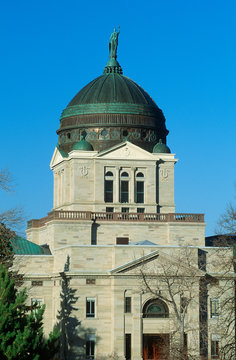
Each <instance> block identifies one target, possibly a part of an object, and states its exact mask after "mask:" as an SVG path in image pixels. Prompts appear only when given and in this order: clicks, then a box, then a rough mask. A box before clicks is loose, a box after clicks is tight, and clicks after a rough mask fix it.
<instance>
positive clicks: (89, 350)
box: [86, 340, 95, 360]
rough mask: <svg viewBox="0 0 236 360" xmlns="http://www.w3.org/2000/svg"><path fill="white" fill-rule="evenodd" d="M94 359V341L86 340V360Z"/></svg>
mask: <svg viewBox="0 0 236 360" xmlns="http://www.w3.org/2000/svg"><path fill="white" fill-rule="evenodd" d="M93 359H95V341H94V340H86V360H93Z"/></svg>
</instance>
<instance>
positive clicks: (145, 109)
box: [57, 30, 168, 153]
mask: <svg viewBox="0 0 236 360" xmlns="http://www.w3.org/2000/svg"><path fill="white" fill-rule="evenodd" d="M118 35H119V31H118V32H116V30H114V32H113V33H112V35H111V37H110V42H109V61H108V63H107V65H106V66H105V68H104V73H103V75H101V76H99V77H97V78H96V79H94V80H92V81H91V82H90V83H89V84H87V85H86V86H85V87H83V88H82V89H81V90H80V91H79V92H78V93H77V94H76V95H75V96H74V98H73V99H72V100H71V101H70V102H69V104H68V106H67V107H66V108H65V110H64V111H63V112H62V114H61V118H60V127H59V129H58V130H57V133H58V135H59V145H60V148H61V149H62V150H63V151H65V152H66V153H68V152H69V151H71V149H72V148H73V146H74V144H75V143H77V142H78V141H79V140H80V138H81V135H82V134H85V138H86V140H87V141H88V142H89V143H90V144H91V145H92V146H93V148H94V150H98V151H100V150H104V149H106V148H109V147H111V146H114V145H116V144H118V143H120V142H122V141H123V140H128V141H130V142H132V143H134V144H136V145H138V146H140V147H142V148H144V149H146V150H148V151H150V152H151V151H152V149H153V146H154V145H155V144H156V142H157V140H158V139H162V140H163V143H165V142H166V136H167V134H168V130H167V129H166V126H165V117H164V115H163V113H162V111H161V109H159V108H158V106H157V105H156V103H155V102H154V101H153V99H152V98H151V97H150V96H149V95H148V93H147V92H146V91H145V90H144V89H143V88H142V87H141V86H139V85H138V84H137V83H136V82H134V81H133V80H131V79H129V78H128V77H126V76H124V75H123V71H122V68H121V66H120V65H119V63H118V61H117V45H118Z"/></svg>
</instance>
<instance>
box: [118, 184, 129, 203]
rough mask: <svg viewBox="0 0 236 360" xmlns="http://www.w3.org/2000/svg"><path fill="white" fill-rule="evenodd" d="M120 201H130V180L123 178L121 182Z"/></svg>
mask: <svg viewBox="0 0 236 360" xmlns="http://www.w3.org/2000/svg"><path fill="white" fill-rule="evenodd" d="M120 202H121V203H127V202H129V182H128V181H124V180H121V183H120Z"/></svg>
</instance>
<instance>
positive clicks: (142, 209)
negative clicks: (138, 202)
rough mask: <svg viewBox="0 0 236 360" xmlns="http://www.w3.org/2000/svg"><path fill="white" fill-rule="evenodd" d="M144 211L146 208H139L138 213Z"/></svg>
mask: <svg viewBox="0 0 236 360" xmlns="http://www.w3.org/2000/svg"><path fill="white" fill-rule="evenodd" d="M144 211H145V209H144V208H137V213H138V214H143V213H144Z"/></svg>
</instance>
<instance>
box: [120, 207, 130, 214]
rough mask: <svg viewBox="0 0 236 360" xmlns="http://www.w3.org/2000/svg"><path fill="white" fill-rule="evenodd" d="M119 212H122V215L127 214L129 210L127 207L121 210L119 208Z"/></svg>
mask: <svg viewBox="0 0 236 360" xmlns="http://www.w3.org/2000/svg"><path fill="white" fill-rule="evenodd" d="M121 212H123V213H128V212H129V208H127V207H122V208H121Z"/></svg>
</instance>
